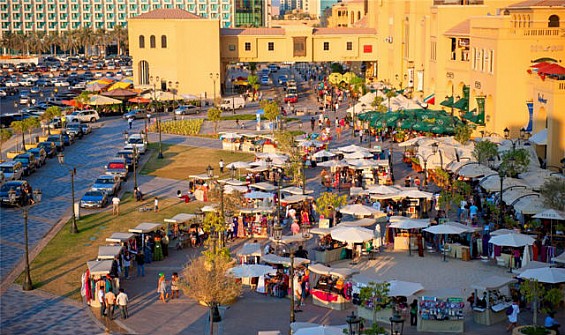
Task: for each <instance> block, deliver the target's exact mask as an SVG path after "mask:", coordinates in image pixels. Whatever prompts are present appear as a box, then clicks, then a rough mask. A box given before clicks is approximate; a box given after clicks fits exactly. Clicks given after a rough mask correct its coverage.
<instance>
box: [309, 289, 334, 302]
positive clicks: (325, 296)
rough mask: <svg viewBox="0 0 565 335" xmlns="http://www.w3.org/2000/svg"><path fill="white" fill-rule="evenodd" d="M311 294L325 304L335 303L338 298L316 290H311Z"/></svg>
mask: <svg viewBox="0 0 565 335" xmlns="http://www.w3.org/2000/svg"><path fill="white" fill-rule="evenodd" d="M311 293H312V295H313V296H315V297H316V298H318V299H320V300H322V301H327V302H332V301H337V298H338V295H337V294H333V293H330V292H325V291H320V290H316V289H312V290H311Z"/></svg>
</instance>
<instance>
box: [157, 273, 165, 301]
mask: <svg viewBox="0 0 565 335" xmlns="http://www.w3.org/2000/svg"><path fill="white" fill-rule="evenodd" d="M157 293H159V300H161V301H162V302H163V303H166V302H167V300H165V294H166V293H167V282H166V280H165V274H164V273H163V272H161V273H159V282H158V283H157Z"/></svg>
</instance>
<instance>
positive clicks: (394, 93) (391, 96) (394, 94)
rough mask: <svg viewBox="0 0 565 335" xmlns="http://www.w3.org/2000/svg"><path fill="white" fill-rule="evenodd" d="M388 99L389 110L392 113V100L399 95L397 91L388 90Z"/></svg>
mask: <svg viewBox="0 0 565 335" xmlns="http://www.w3.org/2000/svg"><path fill="white" fill-rule="evenodd" d="M385 95H386V98H387V99H388V110H389V111H392V106H391V105H390V99H391V98H394V97H395V96H396V95H397V94H396V91H395V90H394V89H390V90H388V92H386V94H385Z"/></svg>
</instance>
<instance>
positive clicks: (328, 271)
mask: <svg viewBox="0 0 565 335" xmlns="http://www.w3.org/2000/svg"><path fill="white" fill-rule="evenodd" d="M308 269H309V270H310V271H311V272H313V273H317V274H319V275H332V276H337V277H341V278H348V277H350V276H352V275H354V274H356V273H359V270H357V269H353V268H330V267H327V266H325V265H323V264H319V263H318V264H311V265H310V266H309V267H308Z"/></svg>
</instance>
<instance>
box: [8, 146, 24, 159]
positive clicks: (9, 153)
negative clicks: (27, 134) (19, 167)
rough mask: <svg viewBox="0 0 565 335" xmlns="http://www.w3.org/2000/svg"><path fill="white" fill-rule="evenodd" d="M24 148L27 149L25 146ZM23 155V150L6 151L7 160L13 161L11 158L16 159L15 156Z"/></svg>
mask: <svg viewBox="0 0 565 335" xmlns="http://www.w3.org/2000/svg"><path fill="white" fill-rule="evenodd" d="M26 148H27V145H26ZM23 153H25V151H23V150H22V151H8V152H7V153H6V158H8V159H13V158H14V157H16V156H17V155H19V154H23Z"/></svg>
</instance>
